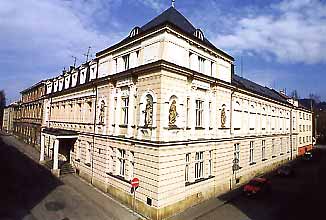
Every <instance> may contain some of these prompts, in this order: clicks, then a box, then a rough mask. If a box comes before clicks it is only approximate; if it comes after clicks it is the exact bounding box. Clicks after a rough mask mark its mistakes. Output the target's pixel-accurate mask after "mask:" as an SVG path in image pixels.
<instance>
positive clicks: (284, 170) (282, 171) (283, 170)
mask: <svg viewBox="0 0 326 220" xmlns="http://www.w3.org/2000/svg"><path fill="white" fill-rule="evenodd" d="M277 174H278V175H279V176H285V177H287V176H294V170H293V168H292V166H290V165H283V166H280V167H279V168H278V169H277Z"/></svg>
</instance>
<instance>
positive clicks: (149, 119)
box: [143, 98, 153, 127]
mask: <svg viewBox="0 0 326 220" xmlns="http://www.w3.org/2000/svg"><path fill="white" fill-rule="evenodd" d="M143 113H145V121H144V123H145V127H148V126H151V125H152V124H153V102H151V100H150V99H149V98H148V99H147V103H146V107H145V110H144V111H143Z"/></svg>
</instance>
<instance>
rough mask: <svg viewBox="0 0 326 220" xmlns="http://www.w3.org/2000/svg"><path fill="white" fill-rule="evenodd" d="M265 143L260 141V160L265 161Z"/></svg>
mask: <svg viewBox="0 0 326 220" xmlns="http://www.w3.org/2000/svg"><path fill="white" fill-rule="evenodd" d="M265 143H266V141H265V140H262V141H261V158H262V160H266V145H265Z"/></svg>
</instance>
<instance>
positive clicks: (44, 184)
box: [0, 137, 63, 220]
mask: <svg viewBox="0 0 326 220" xmlns="http://www.w3.org/2000/svg"><path fill="white" fill-rule="evenodd" d="M0 175H1V178H0V219H6V220H7V219H8V220H9V219H10V220H16V219H17V220H21V219H24V217H26V216H30V213H31V210H32V209H33V207H35V206H36V205H37V204H39V203H40V201H42V200H43V199H44V198H45V197H46V196H47V195H48V194H49V193H50V192H51V191H53V190H54V189H55V188H56V187H58V186H60V185H62V184H63V183H62V182H61V181H60V180H59V179H57V178H55V177H54V176H53V175H52V174H51V172H50V171H49V170H47V169H46V168H44V167H43V166H41V165H40V164H38V163H36V162H35V161H33V160H32V159H30V158H29V157H27V156H26V155H25V154H23V153H22V152H20V151H18V150H17V149H16V148H15V147H11V146H8V145H7V144H5V143H4V142H3V141H2V140H1V137H0ZM48 205H49V207H45V208H46V209H49V208H50V209H51V208H57V207H56V206H58V205H56V204H48ZM28 219H29V218H28ZM32 219H33V218H32Z"/></svg>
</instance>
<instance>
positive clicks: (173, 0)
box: [171, 0, 175, 8]
mask: <svg viewBox="0 0 326 220" xmlns="http://www.w3.org/2000/svg"><path fill="white" fill-rule="evenodd" d="M171 3H172V7H173V8H174V7H175V0H172V2H171Z"/></svg>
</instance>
